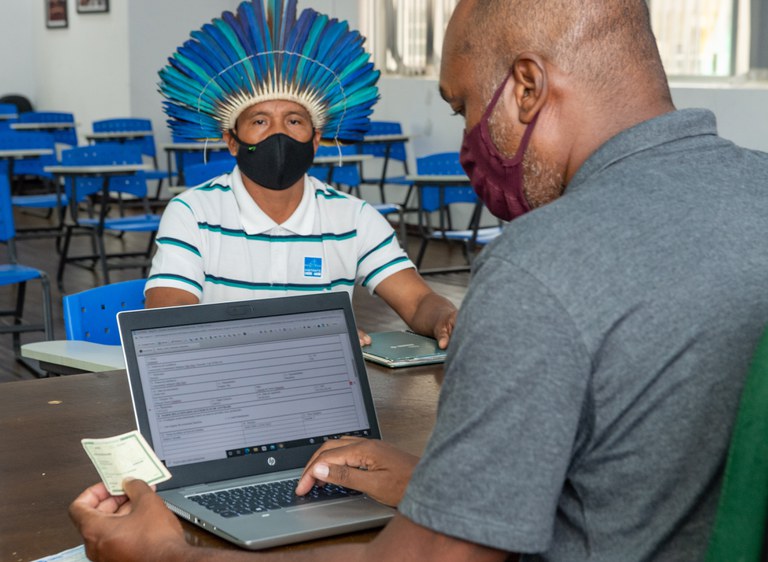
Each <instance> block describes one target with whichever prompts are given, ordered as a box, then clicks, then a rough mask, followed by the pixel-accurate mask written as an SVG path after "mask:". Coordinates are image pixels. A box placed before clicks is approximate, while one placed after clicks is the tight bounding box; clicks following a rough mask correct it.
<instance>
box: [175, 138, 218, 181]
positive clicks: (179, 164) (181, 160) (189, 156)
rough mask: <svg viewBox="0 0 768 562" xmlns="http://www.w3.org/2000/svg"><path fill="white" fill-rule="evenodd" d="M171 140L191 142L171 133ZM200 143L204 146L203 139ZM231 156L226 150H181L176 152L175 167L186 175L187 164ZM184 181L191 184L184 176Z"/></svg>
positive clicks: (202, 162)
mask: <svg viewBox="0 0 768 562" xmlns="http://www.w3.org/2000/svg"><path fill="white" fill-rule="evenodd" d="M172 140H173V142H183V143H187V142H191V141H190V140H189V139H185V138H181V137H178V136H176V135H172ZM200 144H201V145H203V146H205V142H203V141H201V142H200ZM231 158H232V155H231V154H230V153H229V152H227V151H226V150H210V151H208V152H207V153H204V152H203V151H202V150H200V151H194V152H187V151H181V152H177V153H176V169H177V170H181V169H183V170H184V175H185V176H186V173H187V168H188V167H189V166H194V165H195V164H204V163H206V162H212V161H214V160H228V159H231ZM184 183H186V184H187V185H192V184H190V183H189V182H187V180H186V178H185V179H184Z"/></svg>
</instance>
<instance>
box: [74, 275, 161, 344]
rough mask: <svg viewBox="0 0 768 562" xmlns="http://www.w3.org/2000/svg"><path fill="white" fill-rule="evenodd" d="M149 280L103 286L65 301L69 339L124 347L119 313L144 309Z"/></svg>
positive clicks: (77, 294) (135, 280) (76, 294)
mask: <svg viewBox="0 0 768 562" xmlns="http://www.w3.org/2000/svg"><path fill="white" fill-rule="evenodd" d="M146 282H147V280H146V279H134V280H131V281H121V282H119V283H112V284H111V285H102V286H101V287H95V288H93V289H88V290H86V291H82V292H80V293H75V294H72V295H66V296H65V297H64V298H62V306H63V308H64V328H65V330H66V333H67V339H68V340H83V341H89V342H93V343H101V344H105V345H120V332H119V330H118V328H117V313H118V312H121V311H123V310H138V309H141V308H144V285H145V284H146Z"/></svg>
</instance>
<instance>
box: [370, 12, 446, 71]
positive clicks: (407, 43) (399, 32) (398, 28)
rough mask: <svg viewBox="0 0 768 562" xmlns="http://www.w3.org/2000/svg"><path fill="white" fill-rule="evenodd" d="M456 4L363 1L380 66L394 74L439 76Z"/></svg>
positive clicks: (371, 38) (374, 56)
mask: <svg viewBox="0 0 768 562" xmlns="http://www.w3.org/2000/svg"><path fill="white" fill-rule="evenodd" d="M456 4H458V0H360V12H361V18H360V19H361V27H362V31H363V34H364V35H365V36H366V37H368V43H366V46H367V48H368V49H369V50H370V51H371V53H372V54H373V59H374V61H376V64H377V65H378V67H379V68H380V69H381V70H382V71H383V72H386V73H390V74H402V75H424V74H436V73H437V71H438V70H439V67H440V53H441V51H442V48H443V35H444V32H445V28H446V26H447V25H448V19H449V18H450V16H451V12H453V9H454V8H455V7H456Z"/></svg>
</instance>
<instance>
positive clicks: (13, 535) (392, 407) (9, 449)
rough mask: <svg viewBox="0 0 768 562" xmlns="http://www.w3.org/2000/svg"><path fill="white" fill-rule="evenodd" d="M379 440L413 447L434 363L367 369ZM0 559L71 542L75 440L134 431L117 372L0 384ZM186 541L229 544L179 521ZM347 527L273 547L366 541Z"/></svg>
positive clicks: (74, 537)
mask: <svg viewBox="0 0 768 562" xmlns="http://www.w3.org/2000/svg"><path fill="white" fill-rule="evenodd" d="M367 370H368V374H369V380H370V383H371V388H372V391H373V397H374V401H375V403H376V408H377V412H378V417H379V424H380V426H381V430H382V434H383V435H384V438H385V439H386V440H388V441H391V442H393V443H395V444H396V445H398V446H399V447H401V448H402V449H404V450H406V451H408V452H411V453H414V454H419V453H421V451H422V450H423V448H424V445H425V443H426V441H427V438H428V436H429V434H430V432H431V430H432V427H433V425H434V419H435V413H436V409H437V395H438V392H439V384H440V381H441V379H442V366H425V367H417V368H413V369H400V370H398V371H396V372H395V371H392V370H389V369H385V368H378V367H377V366H375V365H369V366H367ZM0 391H1V392H0V427H2V437H0V497H2V498H3V500H2V501H1V502H0V560H2V561H3V562H6V561H8V562H12V561H13V562H15V561H26V560H34V559H36V558H39V557H42V556H46V555H50V554H54V553H57V552H60V551H62V550H65V549H67V548H71V547H73V546H76V545H77V544H80V542H81V539H80V536H79V535H78V533H77V531H76V530H75V528H74V526H73V525H72V523H71V522H70V521H69V517H68V515H67V507H68V506H69V504H70V502H71V501H72V500H73V499H74V498H75V497H76V496H77V494H79V493H80V492H81V491H82V490H83V489H85V488H86V487H87V486H89V485H91V484H93V483H94V482H96V481H97V480H98V474H97V473H96V470H95V469H94V468H93V465H91V463H90V461H89V460H88V457H87V456H86V454H85V452H84V451H83V448H82V446H81V445H80V439H81V438H83V437H93V438H98V437H109V436H112V435H117V434H119V433H125V432H127V431H130V430H132V429H135V428H136V425H135V419H134V416H133V409H132V406H131V400H130V393H129V389H128V380H127V377H126V375H125V372H124V371H114V372H109V373H88V374H84V375H70V376H64V377H53V378H48V379H38V380H28V381H20V382H10V383H3V384H2V386H1V387H0ZM183 526H184V529H185V534H186V536H187V540H188V541H189V542H190V543H192V544H198V545H204V546H213V547H218V548H235V547H234V546H232V545H230V544H229V543H226V542H225V541H223V540H221V539H219V538H217V537H215V536H214V535H211V534H209V533H206V532H205V531H203V530H201V529H198V528H197V527H194V526H193V525H191V524H189V523H183ZM375 534H376V531H366V532H360V533H351V534H347V535H341V536H338V537H330V538H327V539H322V540H318V541H310V542H308V543H300V544H296V545H291V546H288V547H280V548H278V549H277V550H300V549H305V548H308V547H313V546H319V545H323V544H336V543H340V542H361V541H369V540H371V538H372V537H374V536H375Z"/></svg>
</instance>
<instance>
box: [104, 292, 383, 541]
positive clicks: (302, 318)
mask: <svg viewBox="0 0 768 562" xmlns="http://www.w3.org/2000/svg"><path fill="white" fill-rule="evenodd" d="M118 323H119V326H120V338H121V340H122V343H123V350H124V353H125V364H126V368H127V370H128V377H129V380H130V387H131V397H132V399H133V406H134V411H135V413H136V422H137V425H138V428H139V430H140V431H141V433H142V435H143V436H144V437H145V438H146V439H147V441H149V443H150V444H151V445H152V447H153V448H154V450H155V452H156V453H157V455H158V456H159V457H160V459H161V460H162V461H163V463H164V464H165V465H166V466H167V467H168V470H170V472H171V474H172V475H173V478H171V480H169V481H168V482H165V483H163V484H160V485H159V486H158V493H159V494H160V496H162V498H163V499H164V500H165V502H166V504H167V505H168V507H169V508H170V509H171V510H172V511H173V512H174V513H176V514H177V515H178V516H180V517H182V518H183V519H186V520H187V521H190V522H192V523H195V524H196V525H199V526H200V527H202V528H203V529H206V530H208V531H210V532H212V533H214V534H216V535H218V536H220V537H223V538H224V539H226V540H228V541H231V542H233V543H235V544H237V545H240V546H242V547H244V548H249V549H260V548H267V547H272V546H277V545H282V544H287V543H293V542H298V541H302V540H307V539H314V538H318V537H324V536H328V535H334V534H338V533H344V532H348V531H354V530H359V529H366V528H371V527H377V526H381V525H384V524H385V523H386V522H387V521H388V520H389V519H390V518H391V517H392V516H393V514H394V510H393V509H391V508H388V507H385V506H383V505H381V504H378V503H377V502H375V501H374V500H372V499H370V498H368V497H367V496H365V495H363V494H359V493H357V492H353V491H350V490H345V489H343V488H341V489H340V488H338V487H334V486H324V487H322V488H321V487H316V488H315V489H314V490H313V491H312V493H311V494H310V495H309V496H308V497H306V498H297V497H296V495H295V494H294V488H295V485H296V480H297V479H298V478H299V476H300V475H301V471H302V468H303V467H304V465H305V463H306V462H307V460H308V459H309V458H310V456H311V455H312V453H314V451H315V450H317V448H318V447H320V446H321V445H322V443H323V442H324V441H327V440H329V439H335V438H338V437H339V436H342V435H357V436H361V437H370V438H379V437H380V433H379V427H378V424H377V421H376V412H375V410H374V405H373V399H372V397H371V391H370V387H369V385H368V379H367V375H366V371H365V366H364V363H363V358H362V355H361V352H360V345H359V340H358V336H357V330H356V327H355V321H354V317H353V314H352V309H351V305H350V301H349V297H348V295H347V294H346V293H329V294H322V295H311V296H299V297H287V298H278V299H268V300H259V301H242V302H229V303H218V304H204V305H196V306H183V307H175V308H164V309H153V310H137V311H131V312H121V313H120V314H118Z"/></svg>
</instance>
